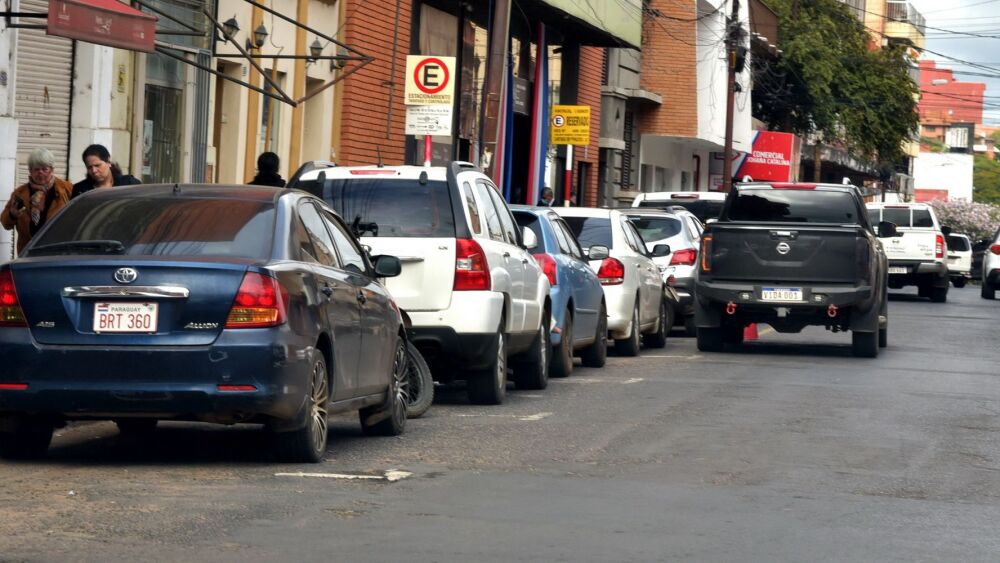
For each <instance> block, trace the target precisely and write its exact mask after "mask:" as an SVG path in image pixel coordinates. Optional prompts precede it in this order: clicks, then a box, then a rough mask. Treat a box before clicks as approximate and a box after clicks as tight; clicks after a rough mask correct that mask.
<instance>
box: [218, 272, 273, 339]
mask: <svg viewBox="0 0 1000 563" xmlns="http://www.w3.org/2000/svg"><path fill="white" fill-rule="evenodd" d="M284 297H285V296H284V288H282V287H281V284H279V283H278V280H276V279H274V278H272V277H271V276H265V275H263V274H259V273H257V272H247V273H246V275H244V276H243V283H241V284H240V290H239V291H237V292H236V299H235V300H234V301H233V306H232V308H230V309H229V318H227V319H226V328H267V327H272V326H278V325H281V324H284V322H285V298H284Z"/></svg>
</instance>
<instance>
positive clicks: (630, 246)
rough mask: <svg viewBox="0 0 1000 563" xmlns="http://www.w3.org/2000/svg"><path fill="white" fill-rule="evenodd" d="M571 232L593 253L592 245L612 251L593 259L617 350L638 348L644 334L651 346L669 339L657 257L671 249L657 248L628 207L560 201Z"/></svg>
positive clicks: (560, 210)
mask: <svg viewBox="0 0 1000 563" xmlns="http://www.w3.org/2000/svg"><path fill="white" fill-rule="evenodd" d="M553 211H555V212H556V213H558V214H559V216H561V217H562V218H563V219H564V220H565V221H566V224H567V225H568V226H569V228H570V230H571V231H572V232H573V235H574V236H576V238H577V240H579V241H580V244H581V245H582V246H583V248H584V252H587V253H589V252H590V248H591V247H594V246H604V247H607V248H608V249H609V250H610V255H609V256H608V257H607V258H604V259H603V260H591V261H590V267H591V268H592V269H593V270H594V271H595V272H597V277H598V279H600V280H601V285H603V286H604V298H605V301H606V303H607V307H608V331H609V332H610V336H611V338H612V339H614V341H615V350H616V351H617V352H618V353H619V354H621V355H624V356H635V355H637V354H638V353H639V347H640V339H641V340H642V342H644V343H645V344H646V345H647V346H650V347H653V348H662V347H663V346H665V345H666V338H667V332H668V331H669V330H670V318H669V312H668V309H667V303H666V302H665V301H664V299H663V279H662V278H661V277H660V273H659V269H658V268H657V267H656V263H655V262H653V258H654V257H661V256H666V255H668V254H670V247H668V246H667V245H665V244H661V245H657V246H656V248H654V251H653V252H649V251H648V250H646V244H645V243H644V242H643V240H642V237H641V236H639V233H638V232H637V231H636V230H635V227H634V226H632V224H631V223H630V222H629V221H628V218H627V217H626V216H625V214H624V213H622V212H620V211H615V210H613V209H592V208H585V207H557V208H553Z"/></svg>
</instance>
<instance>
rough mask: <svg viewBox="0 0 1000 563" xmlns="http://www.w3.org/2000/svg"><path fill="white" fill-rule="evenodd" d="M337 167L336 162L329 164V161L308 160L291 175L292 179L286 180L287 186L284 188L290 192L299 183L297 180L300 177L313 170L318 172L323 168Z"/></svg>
mask: <svg viewBox="0 0 1000 563" xmlns="http://www.w3.org/2000/svg"><path fill="white" fill-rule="evenodd" d="M336 166H337V163H336V162H330V161H329V160H310V161H307V162H303V163H302V166H299V169H298V170H296V171H295V174H292V177H291V178H289V179H288V185H287V186H285V187H287V188H288V189H290V190H294V189H295V188H296V186H297V185H298V183H299V178H301V177H302V175H303V174H305V173H306V172H312V171H313V170H320V169H324V168H335V167H336Z"/></svg>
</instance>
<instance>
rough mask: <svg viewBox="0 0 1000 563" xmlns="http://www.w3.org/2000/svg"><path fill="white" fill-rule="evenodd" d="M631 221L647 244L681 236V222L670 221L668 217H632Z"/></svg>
mask: <svg viewBox="0 0 1000 563" xmlns="http://www.w3.org/2000/svg"><path fill="white" fill-rule="evenodd" d="M629 221H631V222H632V224H633V225H635V228H636V230H638V231H639V234H640V235H642V240H643V241H645V242H647V243H652V242H658V241H661V240H665V239H668V238H670V237H674V236H677V235H679V234H681V229H682V228H683V225H681V222H680V220H678V219H669V218H667V217H644V216H642V215H630V216H629Z"/></svg>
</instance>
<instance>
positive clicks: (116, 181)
mask: <svg viewBox="0 0 1000 563" xmlns="http://www.w3.org/2000/svg"><path fill="white" fill-rule="evenodd" d="M83 165H84V166H86V167H87V177H86V178H84V179H83V180H80V181H79V182H77V183H76V184H73V197H77V196H78V195H81V194H85V193H87V192H89V191H90V190H92V189H94V188H110V187H112V186H134V185H136V184H141V183H142V182H140V181H139V179H138V178H136V177H135V176H132V175H129V174H123V173H122V169H121V168H119V167H118V164H116V163H114V162H112V161H111V153H110V152H108V149H107V147H105V146H104V145H90V146H89V147H87V148H86V149H84V151H83Z"/></svg>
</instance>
